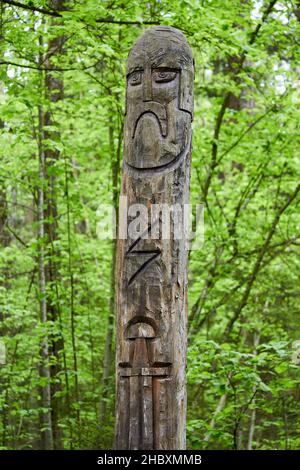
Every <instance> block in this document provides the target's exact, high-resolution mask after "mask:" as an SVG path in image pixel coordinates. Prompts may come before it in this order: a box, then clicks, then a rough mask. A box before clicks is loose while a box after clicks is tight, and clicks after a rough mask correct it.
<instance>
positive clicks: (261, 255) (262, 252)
mask: <svg viewBox="0 0 300 470" xmlns="http://www.w3.org/2000/svg"><path fill="white" fill-rule="evenodd" d="M299 191H300V184H298V186H297V187H296V189H295V191H294V192H293V193H292V194H291V195H290V197H289V198H288V199H287V201H286V202H285V203H284V204H283V206H282V207H281V208H280V209H279V210H278V211H277V214H276V216H275V217H274V220H273V223H272V225H271V228H270V231H269V234H268V236H267V238H266V240H265V243H264V244H263V246H262V248H261V250H260V252H259V254H258V257H257V259H256V262H255V265H254V268H253V271H252V273H251V274H250V276H249V279H248V282H247V286H246V289H245V292H244V294H243V296H242V299H241V301H240V303H239V305H238V307H237V308H236V310H235V312H234V315H233V317H232V318H231V319H230V320H229V322H228V324H227V327H226V329H225V334H224V337H225V341H226V339H228V336H229V335H230V333H231V331H232V328H233V325H234V324H235V322H236V321H237V319H238V318H239V316H240V315H241V313H242V311H243V309H244V307H245V306H246V305H247V301H248V298H249V295H250V293H251V289H252V286H253V284H254V282H255V280H256V277H257V275H258V273H259V271H260V268H261V265H262V262H263V259H264V256H265V254H266V252H267V250H268V248H269V245H270V242H271V240H272V237H273V235H274V233H275V231H276V228H277V225H278V223H279V221H280V217H281V216H282V214H283V213H284V212H285V210H286V209H287V208H288V207H289V206H290V204H291V203H292V202H293V201H294V199H295V198H296V197H297V195H298V193H299Z"/></svg>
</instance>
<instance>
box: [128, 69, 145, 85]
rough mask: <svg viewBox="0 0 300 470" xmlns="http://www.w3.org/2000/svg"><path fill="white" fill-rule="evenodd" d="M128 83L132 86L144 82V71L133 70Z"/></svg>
mask: <svg viewBox="0 0 300 470" xmlns="http://www.w3.org/2000/svg"><path fill="white" fill-rule="evenodd" d="M128 83H129V85H132V86H135V85H140V84H141V83H142V71H141V70H136V71H135V72H132V73H131V74H130V75H129V77H128Z"/></svg>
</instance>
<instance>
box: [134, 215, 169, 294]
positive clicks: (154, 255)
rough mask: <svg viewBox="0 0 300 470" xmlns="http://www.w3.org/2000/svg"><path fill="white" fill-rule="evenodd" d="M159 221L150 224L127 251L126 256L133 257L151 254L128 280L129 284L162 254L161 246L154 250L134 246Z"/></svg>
mask: <svg viewBox="0 0 300 470" xmlns="http://www.w3.org/2000/svg"><path fill="white" fill-rule="evenodd" d="M158 223H159V221H158V220H157V221H155V222H154V223H153V224H152V225H149V227H148V228H147V230H146V231H145V232H144V233H142V235H141V236H140V237H139V238H137V239H136V240H135V241H134V242H133V243H132V245H131V246H130V247H129V249H128V250H127V252H126V257H132V256H141V255H142V256H149V258H148V259H147V260H146V261H145V262H144V263H142V265H141V266H140V267H139V268H138V269H137V271H135V272H134V273H133V274H132V276H131V277H130V279H129V281H128V286H131V285H132V284H133V282H134V281H135V280H136V278H137V277H138V276H139V275H141V274H143V273H144V272H145V271H146V270H147V268H148V267H149V266H150V264H152V263H153V262H154V260H155V259H156V258H158V257H159V256H160V255H161V250H160V249H159V248H156V249H153V250H135V249H134V248H135V247H136V246H137V245H138V244H139V242H140V241H141V240H142V239H143V238H144V237H145V235H146V234H148V233H150V231H151V230H152V229H154V227H155V226H156V225H157V224H158Z"/></svg>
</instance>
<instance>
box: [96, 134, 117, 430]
mask: <svg viewBox="0 0 300 470" xmlns="http://www.w3.org/2000/svg"><path fill="white" fill-rule="evenodd" d="M108 133H109V146H110V151H111V171H112V185H113V207H114V210H115V214H116V217H118V208H119V188H118V187H119V177H120V155H121V142H122V134H121V132H119V136H118V148H117V153H116V155H115V146H114V128H113V125H110V126H109V129H108ZM116 233H118V220H116ZM116 254H117V243H116V239H115V240H113V243H112V265H111V273H110V276H111V277H110V282H111V284H110V299H109V317H108V324H107V333H106V341H105V350H104V359H103V376H102V387H103V393H102V398H101V402H100V420H101V422H102V423H103V422H105V420H106V413H107V397H108V390H107V387H108V384H109V377H110V374H111V369H112V368H111V362H112V357H113V351H112V344H113V330H114V322H115V268H116Z"/></svg>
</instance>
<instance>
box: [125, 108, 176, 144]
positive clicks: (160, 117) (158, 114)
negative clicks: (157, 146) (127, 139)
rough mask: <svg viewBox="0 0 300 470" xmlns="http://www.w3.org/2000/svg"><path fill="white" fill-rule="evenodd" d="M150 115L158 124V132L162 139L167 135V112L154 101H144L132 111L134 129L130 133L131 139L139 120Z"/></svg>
mask: <svg viewBox="0 0 300 470" xmlns="http://www.w3.org/2000/svg"><path fill="white" fill-rule="evenodd" d="M148 113H149V114H152V115H154V116H155V118H156V119H157V122H158V124H159V128H160V132H161V134H162V136H163V137H166V135H167V110H166V108H165V106H164V105H162V104H161V103H157V102H156V101H146V102H143V103H140V104H139V105H137V106H135V107H134V109H133V110H132V117H133V120H132V122H134V123H135V124H134V128H133V131H132V138H134V137H135V132H136V129H137V126H138V123H139V120H140V119H141V118H142V117H143V116H144V115H145V114H148Z"/></svg>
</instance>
